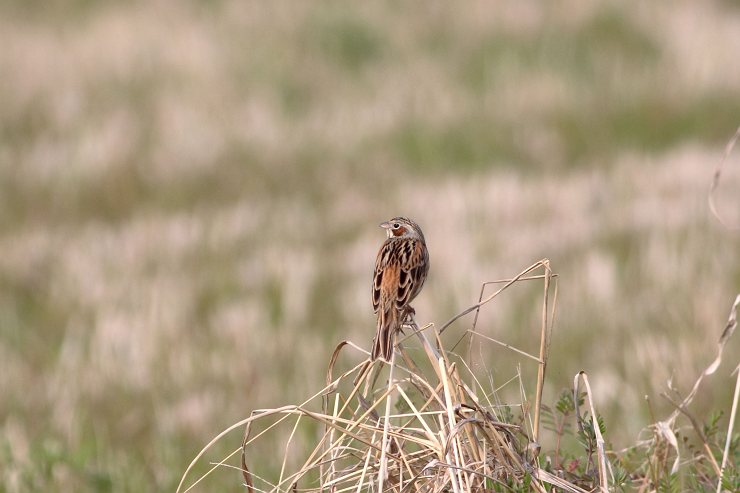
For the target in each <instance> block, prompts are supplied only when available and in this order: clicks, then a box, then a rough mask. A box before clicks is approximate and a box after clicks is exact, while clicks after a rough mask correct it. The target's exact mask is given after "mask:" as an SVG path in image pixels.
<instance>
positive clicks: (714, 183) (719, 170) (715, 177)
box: [708, 127, 740, 231]
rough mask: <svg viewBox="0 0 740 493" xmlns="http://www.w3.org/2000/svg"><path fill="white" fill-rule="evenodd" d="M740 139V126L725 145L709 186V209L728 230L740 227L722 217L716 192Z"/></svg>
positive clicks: (739, 228)
mask: <svg viewBox="0 0 740 493" xmlns="http://www.w3.org/2000/svg"><path fill="white" fill-rule="evenodd" d="M738 139H740V127H738V129H737V130H736V131H735V135H733V136H732V138H731V139H730V141H729V142H728V143H727V146H726V147H725V153H724V155H723V156H722V160H720V162H719V164H717V167H716V168H715V169H714V174H713V175H712V184H711V185H710V186H709V195H708V199H709V210H710V211H711V212H712V214H713V215H714V217H715V218H716V219H717V221H719V223H720V224H721V225H722V226H724V227H725V228H726V229H728V230H735V231H738V230H740V227H738V226H732V225H730V224H728V223H727V221H725V220H724V219H722V215H721V214H720V213H719V210H718V209H717V204H716V201H715V193H716V192H717V188H718V187H719V180H720V178H721V176H722V169H723V168H724V166H725V163H726V162H727V159H728V158H729V157H730V154H731V153H732V149H734V147H735V144H736V143H737V140H738Z"/></svg>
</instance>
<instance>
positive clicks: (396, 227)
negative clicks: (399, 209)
mask: <svg viewBox="0 0 740 493" xmlns="http://www.w3.org/2000/svg"><path fill="white" fill-rule="evenodd" d="M400 227H401V225H400V224H399V223H393V229H398V228H400Z"/></svg>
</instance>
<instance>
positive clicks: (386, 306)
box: [371, 217, 429, 362]
mask: <svg viewBox="0 0 740 493" xmlns="http://www.w3.org/2000/svg"><path fill="white" fill-rule="evenodd" d="M380 227H381V228H384V229H385V230H386V235H387V238H386V240H385V242H384V243H383V245H382V246H381V247H380V250H379V251H378V256H377V258H376V259H375V272H374V273H373V310H374V311H375V314H376V316H377V326H376V331H375V338H374V339H373V349H372V353H371V359H372V361H375V360H377V359H378V358H382V359H384V360H385V361H388V362H390V360H391V356H392V355H393V346H394V339H395V335H396V332H398V331H399V330H400V329H401V325H402V324H403V323H404V322H405V321H406V319H407V317H409V316H410V315H413V314H414V313H415V312H414V309H413V308H412V307H411V306H410V305H409V303H411V301H413V299H414V298H416V296H417V295H418V294H419V292H420V291H421V288H422V286H424V281H425V280H426V278H427V274H428V272H429V251H428V250H427V245H426V241H425V240H424V233H423V232H422V231H421V228H420V227H419V225H418V224H416V223H415V222H414V221H412V220H411V219H409V218H406V217H394V218H393V219H391V220H389V221H386V222H384V223H381V224H380Z"/></svg>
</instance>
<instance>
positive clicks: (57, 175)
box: [0, 0, 740, 492]
mask: <svg viewBox="0 0 740 493" xmlns="http://www.w3.org/2000/svg"><path fill="white" fill-rule="evenodd" d="M0 45H1V46H2V47H3V48H2V50H0V69H1V70H2V76H1V77H0V108H2V111H0V197H1V198H0V200H1V202H0V203H1V207H0V252H1V254H0V396H2V397H1V398H0V491H9V492H16V491H19V492H21V491H22V492H25V491H41V490H46V491H116V492H118V491H132V492H133V491H165V490H170V491H171V490H173V488H174V486H175V485H176V484H177V481H178V480H179V477H180V474H181V473H182V471H183V470H184V468H185V467H186V465H187V464H188V463H189V461H190V459H191V458H192V457H193V456H194V455H195V453H196V452H197V451H198V450H200V448H201V446H202V445H204V444H205V443H206V442H207V441H208V440H209V439H210V438H211V437H212V436H214V435H215V434H216V433H218V432H219V431H220V430H221V429H223V428H225V427H227V426H228V425H230V424H231V423H233V422H235V421H237V420H239V419H241V418H243V417H246V416H247V415H248V414H249V412H250V411H251V410H252V409H255V408H260V407H269V406H276V405H280V404H282V403H289V402H290V403H292V402H300V401H301V400H302V398H303V397H304V396H307V395H309V393H313V391H314V389H318V388H320V386H321V384H322V382H323V379H324V372H325V368H326V364H327V362H328V359H329V356H330V355H331V352H332V350H333V348H334V347H335V345H336V344H337V343H338V342H339V341H340V340H342V339H351V340H353V341H354V342H356V343H357V344H359V345H361V346H364V347H366V348H369V346H370V341H371V338H372V333H373V331H374V319H373V314H372V309H371V307H370V300H369V282H370V274H371V270H372V265H373V261H374V256H375V253H376V250H377V248H378V246H379V244H380V242H381V241H382V238H383V236H382V235H383V233H382V231H381V230H380V229H378V228H377V224H378V223H379V222H381V221H382V220H385V219H387V218H388V217H390V216H393V215H396V214H404V215H408V216H410V217H413V218H415V219H416V220H417V221H418V222H419V223H420V224H421V225H422V226H423V228H424V231H425V233H426V236H427V240H428V244H429V249H430V251H431V258H432V270H431V275H430V277H429V279H428V282H427V286H426V288H425V290H424V292H423V293H422V295H421V296H420V297H419V299H418V301H417V303H416V309H417V318H418V320H419V322H421V323H423V322H427V321H434V322H437V323H438V324H439V323H443V322H444V321H445V320H447V319H448V318H450V317H451V316H452V315H453V314H454V313H456V312H457V311H459V310H461V309H463V308H465V307H466V306H468V305H469V304H471V303H472V302H474V301H475V299H477V296H478V292H479V289H480V283H481V282H483V281H486V280H493V279H500V278H506V277H510V276H512V275H514V274H516V273H517V272H519V271H520V270H522V269H523V268H524V267H526V266H527V265H529V264H531V263H533V262H534V261H536V260H538V259H540V258H542V257H548V258H550V260H551V262H552V267H553V269H554V270H555V271H556V272H557V273H558V274H559V275H560V278H559V283H560V291H559V307H558V319H557V323H556V329H555V336H554V337H555V338H554V342H553V346H552V355H551V358H550V364H551V366H550V369H549V370H550V373H549V376H548V386H547V388H546V395H545V400H546V401H549V402H552V400H553V399H554V398H555V396H556V395H557V393H558V392H559V391H560V390H561V389H562V388H565V387H567V386H569V385H570V383H571V381H572V377H573V375H574V374H575V373H576V372H577V371H579V370H581V369H584V370H587V371H589V373H590V375H591V382H592V385H593V386H594V391H595V392H596V397H597V400H598V405H599V406H600V409H601V411H602V412H603V413H604V416H605V418H606V422H607V438H608V439H609V440H611V441H612V442H613V443H614V444H615V446H626V445H628V444H630V443H633V442H634V441H635V440H636V438H637V433H638V431H639V430H640V429H641V428H642V427H643V426H645V425H646V424H647V423H649V422H651V417H650V413H649V410H648V406H647V404H646V403H645V400H644V396H645V395H648V396H650V398H651V402H652V405H653V409H654V412H655V413H656V414H657V415H658V417H660V416H663V415H665V414H666V413H667V412H668V411H669V410H670V408H669V407H668V406H666V403H665V401H662V400H661V399H660V397H659V396H658V394H659V392H660V391H662V390H665V389H666V385H667V384H666V382H667V380H668V379H669V378H671V377H673V383H674V385H675V386H676V387H677V388H679V389H681V390H683V391H687V389H688V388H689V386H690V385H691V383H693V379H694V378H695V376H696V375H697V374H698V373H699V372H700V371H701V369H703V368H704V366H706V364H707V363H708V361H710V360H711V359H712V358H713V357H714V353H713V351H714V347H715V344H716V340H717V339H718V337H719V333H720V331H721V329H722V327H723V325H724V323H725V321H726V319H727V313H728V310H729V308H730V305H731V303H732V300H733V299H734V297H735V294H736V293H737V292H738V290H739V288H740V256H739V255H738V253H739V252H740V237H739V236H738V235H737V234H732V233H731V232H728V231H726V230H724V229H722V228H721V227H720V226H719V225H718V224H717V222H716V221H714V220H713V219H712V218H711V216H710V215H709V213H708V208H707V205H706V194H707V190H708V187H709V182H710V179H711V173H712V170H713V167H714V166H715V164H716V163H717V162H718V161H719V159H720V157H721V155H722V150H723V147H724V144H725V142H726V141H727V140H728V139H729V138H730V136H731V135H732V134H733V132H734V131H735V129H736V127H737V126H738V124H740V63H738V47H740V9H739V8H738V4H737V3H736V2H731V1H725V2H721V1H707V2H695V1H688V0H686V1H677V2H616V1H615V2H609V1H599V2H580V1H568V2H552V3H549V4H545V5H542V4H540V3H539V2H531V1H524V2H521V1H517V2H510V3H509V2H505V3H503V4H501V3H496V5H495V6H494V5H493V3H492V2H482V1H480V2H470V3H466V4H464V5H463V4H456V3H455V4H452V3H449V4H448V3H441V2H405V3H401V4H399V3H396V2H373V3H371V2H363V3H362V4H356V5H354V6H353V7H349V6H348V5H347V4H345V3H343V2H322V3H309V2H293V1H271V2H247V1H225V0H224V1H212V2H208V1H195V0H193V1H165V0H161V1H151V2H144V1H131V2H90V1H83V0H76V1H67V2H64V1H61V0H60V1H50V2H26V1H24V0H6V1H5V2H3V4H2V6H1V7H0ZM737 159H738V158H737V154H736V155H735V157H734V159H733V161H734V163H730V168H729V169H728V174H727V175H726V177H725V179H724V181H723V185H722V188H721V190H720V195H719V199H720V206H721V208H722V210H723V211H725V213H726V214H727V216H728V220H729V221H734V224H738V223H739V222H740V194H738V187H740V171H738V168H740V167H739V166H737ZM539 295H540V284H537V285H536V286H535V284H534V283H533V284H532V287H531V289H526V288H518V289H517V290H515V291H512V293H511V294H510V295H508V296H506V297H504V298H502V299H500V300H497V302H496V304H495V305H494V306H492V307H490V308H489V309H488V311H486V312H485V314H484V316H483V317H482V319H481V321H480V322H479V329H480V330H481V331H483V332H484V333H487V334H489V335H491V336H493V337H496V338H498V339H501V340H504V341H506V342H508V343H510V344H513V345H516V346H518V347H521V348H523V349H526V350H529V351H531V352H536V345H537V341H538V331H539V313H538V310H537V308H538V302H539ZM466 323H469V322H461V323H460V324H459V326H457V327H456V328H453V329H451V330H450V331H448V334H449V336H448V337H447V339H448V340H450V341H454V340H455V339H456V338H458V337H459V336H460V335H461V333H462V330H464V328H465V326H466ZM731 346H733V348H731V349H730V354H729V355H728V356H726V358H727V360H729V361H730V362H731V363H730V364H728V366H723V367H722V368H721V369H720V371H719V372H718V373H717V375H715V376H714V377H713V378H712V379H711V381H710V382H709V383H708V384H707V386H706V388H705V389H704V391H703V395H702V398H701V401H700V402H699V404H698V405H697V406H696V407H695V409H694V410H695V411H696V414H697V415H698V416H699V417H704V416H705V415H706V414H707V413H708V412H709V411H710V410H719V409H728V404H729V399H730V396H731V385H732V382H733V380H732V377H731V376H730V370H731V369H732V368H731V367H732V366H733V364H732V362H733V361H737V360H738V350H737V344H736V341H733V343H731ZM494 357H495V360H493V361H492V362H491V365H492V366H493V367H494V368H495V369H496V373H495V375H494V377H495V378H496V379H500V381H502V382H503V381H506V380H508V379H509V378H510V377H511V376H513V375H514V374H515V373H516V364H517V359H516V358H514V357H512V355H511V354H510V353H508V352H506V351H503V350H502V351H501V352H499V353H496V355H494ZM359 358H360V355H359V354H357V359H358V360H359ZM724 422H725V423H726V420H725V421H724ZM239 443H240V436H239V434H238V433H237V434H236V435H235V436H234V440H233V443H227V444H224V446H223V449H222V450H231V449H233V448H234V447H238V446H239ZM270 453H272V451H271V450H266V451H265V454H270ZM217 455H218V454H216V456H217ZM277 455H280V454H279V453H278V454H277ZM240 480H241V477H240V475H239V474H238V473H237V472H235V471H222V472H221V473H220V474H218V475H217V476H216V478H214V479H213V481H212V482H210V483H208V484H209V488H215V487H217V486H220V487H221V488H228V489H229V491H238V490H239V481H240Z"/></svg>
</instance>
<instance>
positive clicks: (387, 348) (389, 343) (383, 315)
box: [371, 308, 398, 363]
mask: <svg viewBox="0 0 740 493" xmlns="http://www.w3.org/2000/svg"><path fill="white" fill-rule="evenodd" d="M396 332H398V310H396V309H395V308H391V309H389V310H383V309H381V311H380V312H379V313H378V327H377V330H376V332H375V339H374V340H373V352H372V356H371V357H372V360H373V361H375V360H376V359H378V358H382V359H384V360H386V361H387V362H389V363H390V361H391V356H392V355H393V343H394V339H395V335H396Z"/></svg>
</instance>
